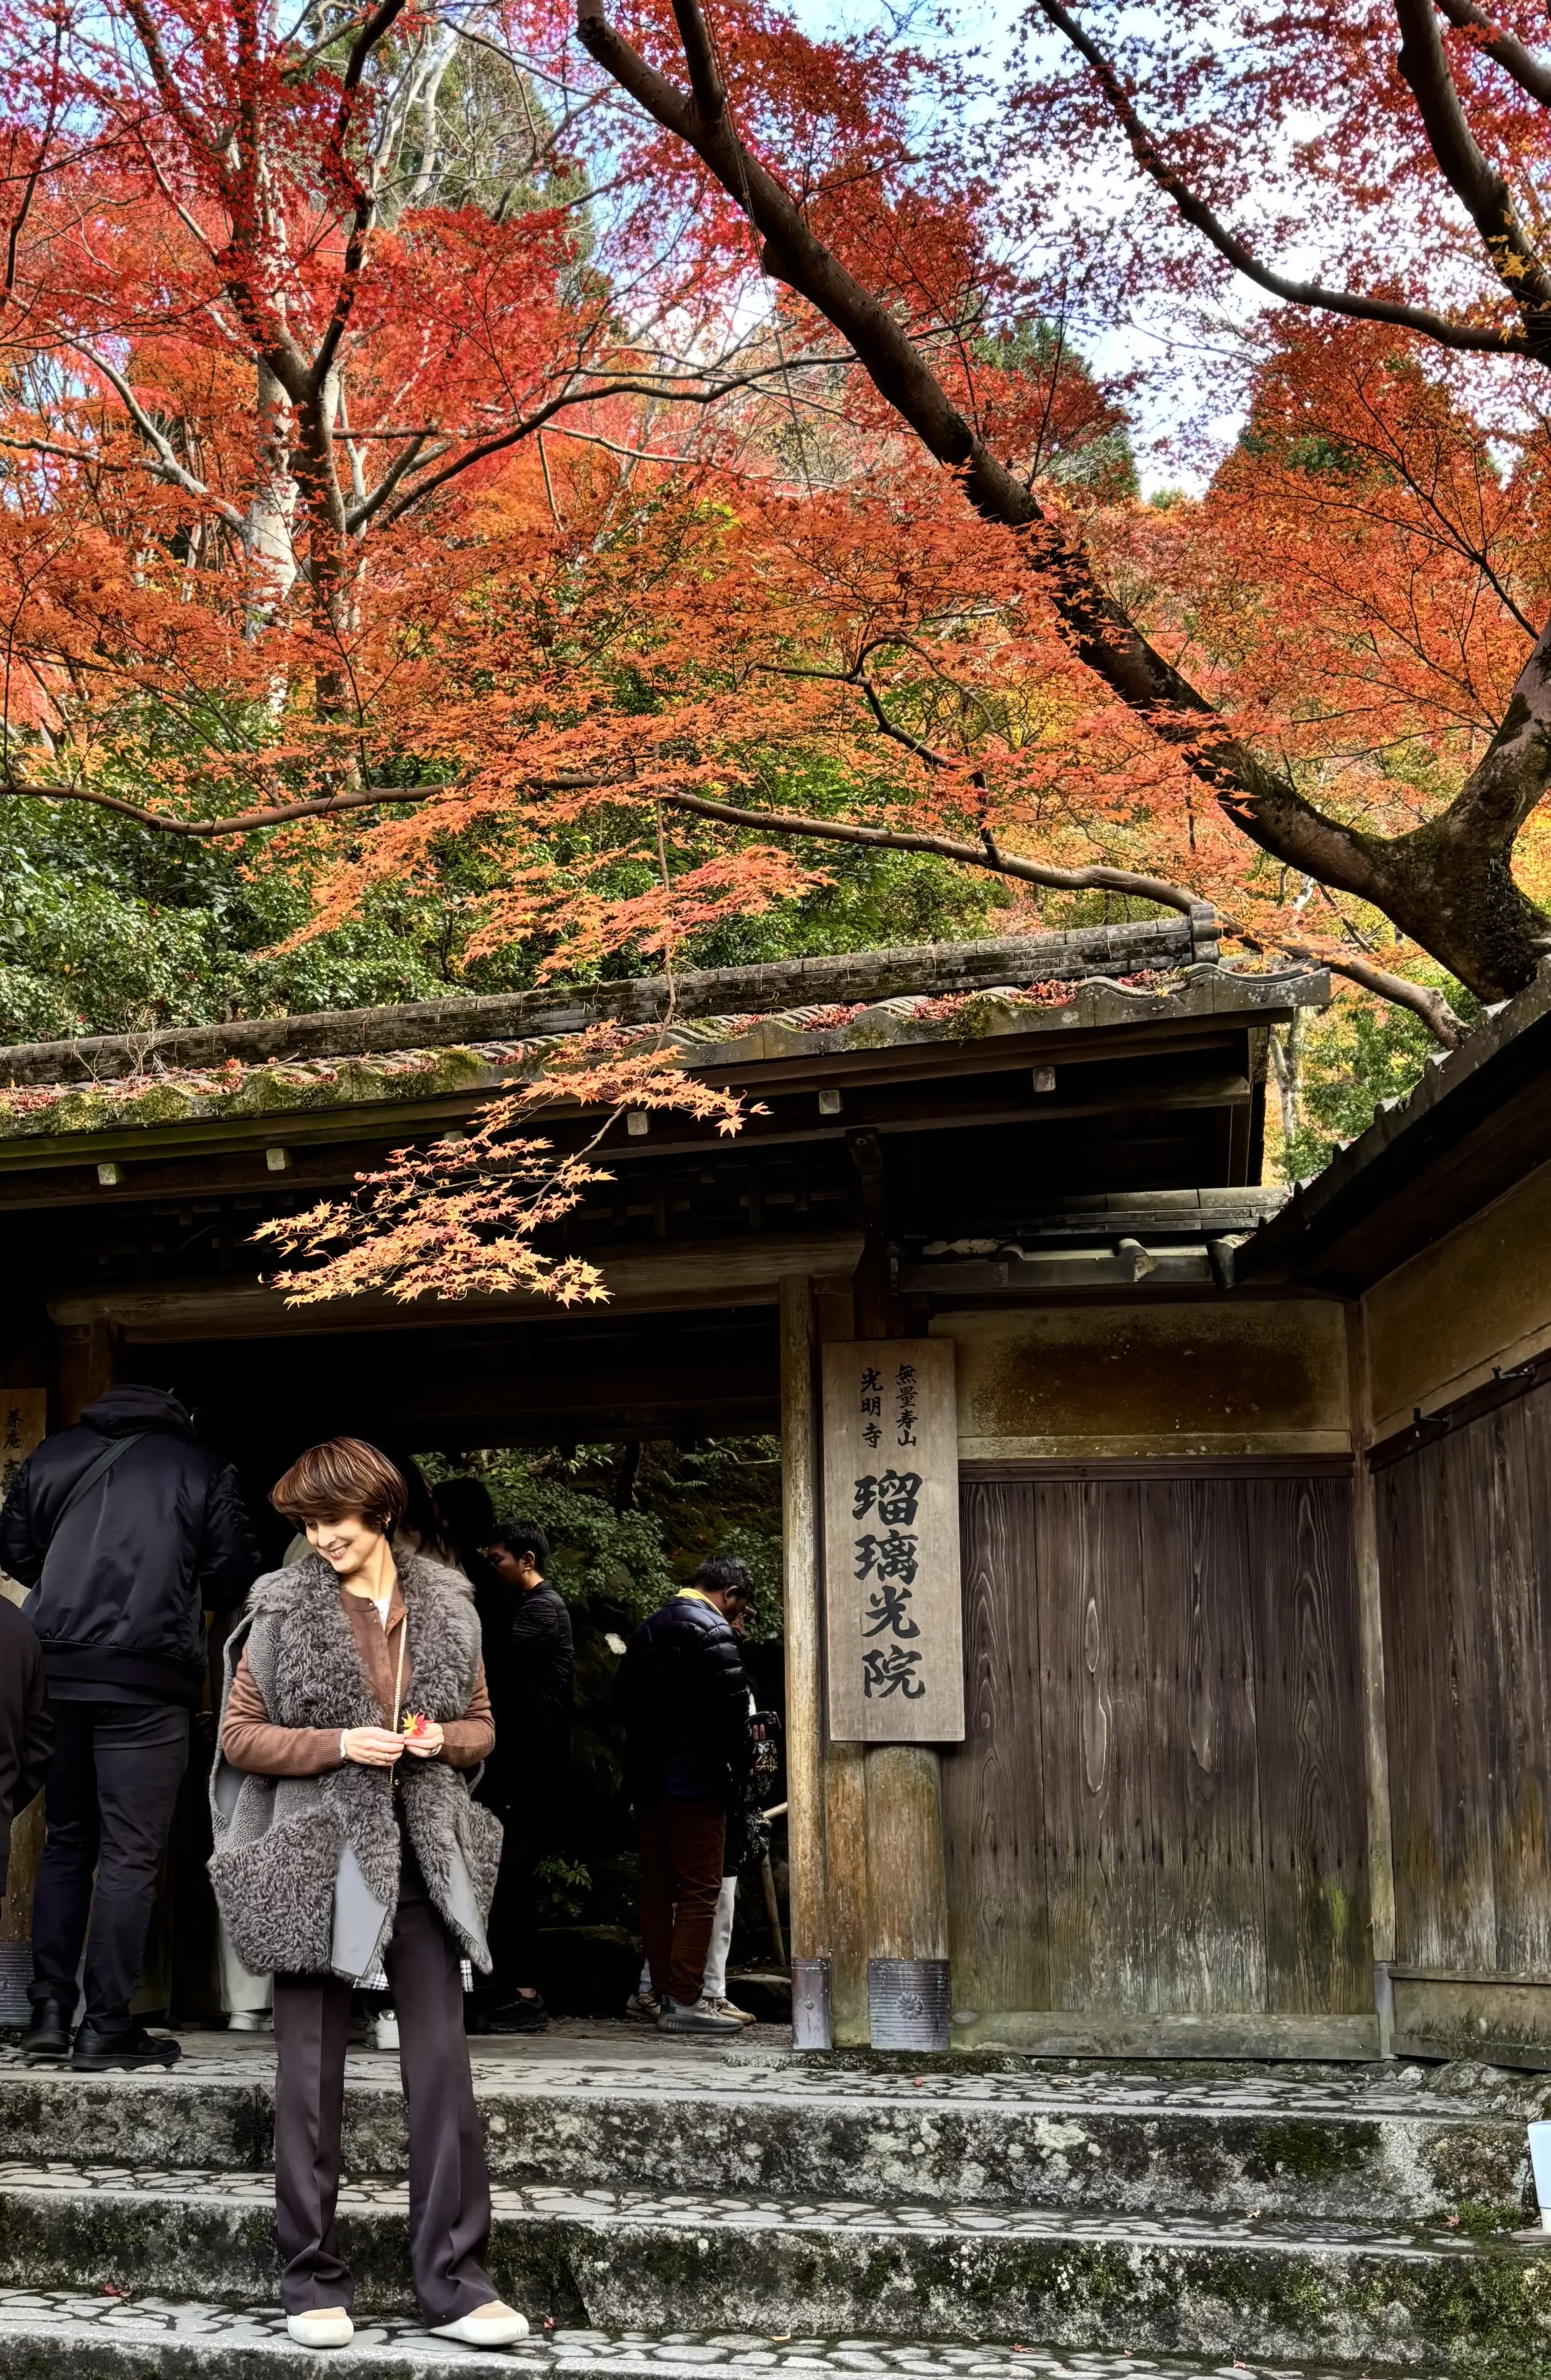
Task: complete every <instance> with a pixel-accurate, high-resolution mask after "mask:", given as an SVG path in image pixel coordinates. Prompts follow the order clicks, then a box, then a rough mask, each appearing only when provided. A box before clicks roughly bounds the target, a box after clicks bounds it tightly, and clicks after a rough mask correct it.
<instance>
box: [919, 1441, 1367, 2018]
mask: <svg viewBox="0 0 1551 2380" xmlns="http://www.w3.org/2000/svg"><path fill="white" fill-rule="evenodd" d="M1225 1468H1227V1467H1226V1466H1222V1465H1217V1466H1202V1467H1201V1468H1200V1469H1198V1470H1195V1471H1192V1470H1190V1469H1189V1468H1182V1469H1181V1471H1180V1472H1178V1473H1175V1474H1173V1475H1169V1476H1163V1477H1159V1476H1157V1475H1153V1474H1150V1473H1147V1472H1141V1471H1139V1470H1138V1469H1137V1468H1136V1467H1134V1466H1133V1467H1131V1468H1130V1469H1127V1468H1126V1467H1125V1466H1121V1465H1116V1466H1114V1468H1113V1471H1112V1473H1111V1474H1110V1475H1104V1471H1103V1467H1102V1466H1093V1465H1090V1466H1087V1471H1086V1475H1065V1476H1063V1475H1060V1472H1059V1471H1057V1470H1055V1469H1054V1468H1053V1467H1049V1466H1044V1467H1038V1468H1036V1467H1035V1466H1029V1472H1028V1475H1024V1476H1018V1475H1013V1474H1014V1470H1015V1467H1014V1466H1011V1465H1009V1466H999V1467H998V1475H994V1476H979V1477H975V1476H970V1477H968V1478H966V1481H965V1484H964V1488H963V1578H964V1631H965V1656H966V1666H967V1682H968V1706H967V1711H966V1722H967V1724H966V1737H965V1742H964V1743H963V1747H962V1748H961V1749H956V1750H954V1751H953V1752H951V1753H949V1754H947V1755H944V1759H943V1765H942V1779H943V1803H944V1812H943V1822H944V1829H945V1849H946V1852H947V1858H948V1871H949V1898H950V1903H951V1914H952V1924H953V1939H952V1961H953V1983H954V1992H955V1996H956V1997H957V1998H960V1999H963V2000H966V2001H968V2002H969V2003H970V2004H971V2005H972V2006H974V2007H975V2008H978V2009H980V2010H985V2011H990V2010H1021V2009H1026V2010H1041V2009H1044V2010H1093V2011H1100V2010H1123V2011H1127V2012H1133V2013H1136V2014H1156V2015H1160V2016H1167V2015H1175V2014H1179V2015H1196V2014H1199V2015H1210V2014H1218V2013H1228V2012H1246V2013H1258V2012H1267V2011H1269V2012H1307V2013H1311V2014H1336V2015H1339V2014H1347V2013H1361V2012H1363V2011H1364V2010H1368V2009H1369V2008H1371V2006H1372V1998H1373V1986H1372V1970H1371V1963H1370V1952H1369V1939H1368V1930H1367V1920H1368V1912H1367V1890H1366V1876H1365V1866H1366V1820H1365V1815H1364V1804H1363V1768H1362V1706H1361V1694H1360V1689H1359V1678H1358V1648H1357V1610H1356V1588H1355V1580H1354V1577H1353V1573H1352V1563H1351V1483H1350V1481H1349V1480H1348V1479H1344V1478H1341V1477H1339V1476H1328V1477H1307V1476H1291V1477H1289V1476H1280V1475H1276V1473H1275V1470H1274V1468H1273V1467H1269V1466H1268V1467H1266V1469H1265V1470H1263V1471H1261V1472H1256V1471H1255V1470H1254V1468H1253V1467H1252V1466H1248V1465H1246V1466H1243V1467H1242V1468H1241V1469H1240V1470H1239V1472H1238V1473H1237V1475H1224V1471H1225Z"/></svg>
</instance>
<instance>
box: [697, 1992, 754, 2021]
mask: <svg viewBox="0 0 1551 2380" xmlns="http://www.w3.org/2000/svg"><path fill="white" fill-rule="evenodd" d="M700 2006H701V2007H702V2008H708V2009H709V2010H711V2012H712V2014H713V2015H715V2016H735V2017H736V2018H737V2020H738V2022H739V2023H740V2024H757V2023H758V2022H759V2020H758V2018H757V2016H755V2015H753V2014H752V2013H751V2011H750V2010H747V2009H741V2008H739V2007H738V2005H737V2003H736V2001H735V2000H730V1999H729V1998H728V1997H727V1995H726V1993H725V1992H721V1993H717V1994H715V1995H713V1994H711V1993H710V1992H708V1993H707V1994H706V1996H705V1998H704V1999H703V2000H702V2001H701V2002H700Z"/></svg>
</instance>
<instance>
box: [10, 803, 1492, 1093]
mask: <svg viewBox="0 0 1551 2380" xmlns="http://www.w3.org/2000/svg"><path fill="white" fill-rule="evenodd" d="M595 783H596V785H597V787H598V790H600V791H602V792H605V793H607V792H611V791H613V792H618V793H622V794H624V793H627V792H629V791H630V790H631V789H630V788H629V787H627V786H624V785H618V786H610V785H608V784H606V783H602V782H601V781H595V780H591V779H588V778H586V777H582V776H579V775H568V776H563V777H557V778H543V779H537V780H535V782H534V783H533V785H532V786H531V787H530V788H529V790H530V791H534V792H542V791H564V792H566V793H575V792H576V791H579V790H587V789H588V787H589V786H591V785H593V784H595ZM455 790H457V788H456V787H455V785H449V784H445V783H443V784H439V785H359V786H356V787H353V788H352V789H351V790H349V791H347V792H345V793H340V794H333V795H321V796H320V797H318V798H317V799H315V800H310V801H296V802H285V803H281V804H277V805H275V806H274V807H271V808H267V809H259V810H245V811H243V812H241V813H240V814H239V815H238V816H237V817H236V818H224V819H179V818H169V817H168V816H167V814H166V813H165V811H164V810H152V809H147V808H146V807H144V806H143V805H142V804H140V803H139V802H129V801H126V800H124V799H123V798H122V796H121V795H117V794H105V793H101V792H99V791H98V790H97V788H96V787H95V786H91V785H30V784H18V783H15V782H14V781H5V780H0V799H9V798H11V797H13V796H20V797H23V798H27V799H30V800H33V801H69V802H86V803H89V804H91V805H92V806H93V807H96V808H99V809H105V810H111V811H112V812H113V813H114V814H115V816H116V817H118V818H126V819H129V820H132V821H133V822H134V824H135V825H137V826H143V827H150V828H151V829H153V830H154V831H155V832H157V833H159V834H175V835H186V836H192V837H194V838H196V839H198V840H200V841H209V840H210V839H211V838H212V837H213V836H216V835H226V834H253V833H260V832H266V831H267V830H269V829H271V828H273V827H278V826H290V825H294V824H295V823H296V822H297V820H303V819H321V818H336V817H338V816H340V815H341V813H343V812H345V811H347V810H361V809H370V808H372V807H376V806H377V805H378V804H392V803H405V804H413V803H418V802H427V801H433V800H434V799H435V798H436V796H437V795H439V794H446V793H450V792H454V791H455ZM652 799H653V801H654V802H655V803H656V804H658V805H659V806H660V809H659V814H660V810H661V809H673V810H683V811H685V812H687V813H688V814H690V815H691V816H693V817H696V818H707V819H714V820H717V821H718V822H719V823H720V824H721V825H723V826H736V827H745V828H749V829H752V831H753V832H756V833H758V834H780V835H804V836H807V837H810V838H813V839H816V840H818V841H819V842H826V843H847V844H861V845H863V846H864V847H866V848H867V849H870V850H874V851H901V852H915V853H924V854H927V855H928V856H933V857H936V858H939V859H946V860H950V861H951V862H953V863H954V864H955V865H956V866H958V867H961V868H984V869H985V870H986V871H987V872H988V874H989V875H993V876H1006V877H1012V878H1013V879H1014V880H1017V881H1018V882H1020V883H1024V884H1038V885H1042V886H1044V887H1045V888H1046V889H1047V890H1048V891H1052V892H1115V893H1119V894H1121V895H1123V896H1125V897H1126V898H1128V899H1131V900H1136V901H1154V902H1157V904H1158V905H1159V906H1160V907H1161V908H1166V909H1175V910H1178V911H1179V912H1180V913H1181V915H1182V916H1184V917H1190V916H1191V915H1192V914H1193V913H1194V914H1197V915H1198V914H1199V913H1200V912H1201V911H1202V910H1208V911H1211V912H1212V914H1213V916H1214V917H1216V920H1217V926H1218V931H1219V932H1221V933H1225V934H1231V935H1233V936H1235V938H1236V939H1237V940H1239V941H1242V942H1244V943H1246V944H1247V945H1248V946H1249V948H1250V949H1252V950H1258V951H1262V952H1273V951H1278V950H1279V951H1282V952H1284V953H1286V954H1287V955H1288V956H1289V957H1292V958H1300V959H1306V960H1312V961H1313V962H1314V963H1315V965H1319V966H1325V967H1328V968H1329V969H1330V970H1331V972H1332V973H1333V974H1336V975H1344V976H1346V977H1350V978H1351V981H1352V982H1353V983H1357V984H1361V985H1362V986H1363V989H1364V990H1368V991H1371V992H1374V993H1375V994H1376V995H1377V997H1378V998H1380V999H1382V1000H1387V1001H1390V1002H1393V1003H1394V1004H1395V1005H1396V1006H1397V1007H1400V1008H1406V1009H1409V1010H1410V1011H1411V1012H1412V1014H1413V1015H1415V1016H1419V1017H1420V1018H1421V1019H1422V1022H1423V1023H1424V1025H1425V1026H1427V1027H1428V1029H1429V1030H1430V1031H1431V1032H1432V1033H1433V1034H1434V1035H1435V1036H1436V1038H1437V1039H1438V1040H1439V1041H1440V1042H1441V1043H1442V1044H1443V1046H1444V1048H1445V1049H1446V1050H1453V1049H1457V1048H1458V1047H1459V1045H1460V1041H1461V1040H1462V1039H1463V1038H1464V1035H1465V1026H1464V1025H1463V1023H1462V1021H1461V1020H1460V1017H1458V1016H1457V1015H1456V1014H1455V1013H1454V1011H1453V1009H1452V1008H1450V1007H1449V1005H1448V1002H1447V1001H1446V1000H1445V999H1444V997H1443V994H1442V993H1441V992H1439V991H1435V990H1431V989H1430V988H1429V987H1428V986H1426V985H1424V984H1415V983H1411V982H1409V981H1408V980H1407V978H1406V977H1404V976H1400V975H1393V974H1391V973H1390V972H1389V970H1388V969H1387V968H1385V967H1380V966H1376V965H1374V964H1373V962H1372V961H1371V960H1368V959H1363V958H1349V957H1346V956H1344V955H1335V954H1332V953H1330V952H1328V951H1325V950H1321V949H1319V948H1318V947H1317V946H1315V945H1313V944H1310V943H1306V942H1295V941H1282V940H1281V939H1280V938H1279V937H1278V938H1275V939H1271V938H1267V937H1266V936H1265V935H1262V934H1259V933H1255V932H1252V931H1250V930H1248V929H1244V928H1242V927H1240V926H1238V925H1236V924H1235V923H1234V921H1233V920H1232V919H1231V918H1230V917H1222V916H1221V914H1220V913H1219V912H1218V911H1217V910H1216V908H1215V906H1214V905H1213V904H1212V903H1211V902H1209V901H1203V900H1202V898H1201V897H1200V895H1199V894H1198V893H1195V892H1191V891H1189V890H1188V888H1187V887H1185V886H1184V885H1181V884H1170V883H1169V882H1168V881H1167V880H1166V879H1165V878H1163V877H1160V876H1144V875H1141V874H1139V873H1137V872H1135V871H1134V870H1133V869H1131V868H1108V867H1102V866H1095V867H1092V868H1054V867H1050V866H1048V864H1047V863H1046V862H1044V861H1043V860H1037V859H1024V858H1023V857H1021V856H1018V855H1016V854H1012V853H1008V852H1004V851H1002V850H1001V849H1000V846H999V845H998V844H996V842H995V841H994V840H993V839H992V837H991V835H990V834H989V832H988V833H987V834H986V835H985V836H984V837H983V839H982V841H981V842H980V843H978V844H973V843H956V842H953V841H952V840H951V838H950V837H948V836H946V835H937V834H911V833H907V832H902V831H900V830H897V829H895V828H892V827H876V826H857V825H853V824H851V823H850V822H848V821H846V820H841V819H814V818H805V817H803V816H802V815H801V814H800V813H798V812H796V811H792V810H756V809H745V808H744V807H741V806H739V805H738V804H736V803H733V802H719V801H715V800H712V799H711V798H710V797H709V795H703V794H689V793H657V794H654V795H652Z"/></svg>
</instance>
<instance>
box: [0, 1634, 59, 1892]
mask: <svg viewBox="0 0 1551 2380" xmlns="http://www.w3.org/2000/svg"><path fill="white" fill-rule="evenodd" d="M53 1749H54V1720H53V1718H52V1716H51V1715H50V1711H49V1706H48V1687H47V1685H46V1683H45V1682H44V1679H43V1657H42V1652H41V1651H40V1650H39V1646H38V1640H37V1638H36V1636H35V1635H34V1634H33V1633H32V1630H31V1628H30V1626H29V1624H28V1622H27V1621H25V1620H24V1619H23V1618H22V1616H21V1613H20V1612H19V1611H18V1609H17V1608H16V1605H15V1604H14V1603H12V1602H10V1601H9V1600H8V1599H7V1598H6V1597H5V1596H3V1595H0V1900H4V1899H5V1897H6V1875H7V1872H8V1870H9V1867H10V1862H11V1821H12V1819H13V1818H18V1817H19V1816H20V1815H21V1813H22V1812H23V1810H25V1809H26V1807H27V1804H28V1803H29V1802H30V1801H31V1799H32V1797H33V1795H34V1794H35V1793H36V1792H37V1791H39V1789H40V1788H41V1786H42V1781H43V1779H44V1776H45V1775H46V1774H47V1770H48V1760H49V1754H50V1753H51V1752H52V1751H53Z"/></svg>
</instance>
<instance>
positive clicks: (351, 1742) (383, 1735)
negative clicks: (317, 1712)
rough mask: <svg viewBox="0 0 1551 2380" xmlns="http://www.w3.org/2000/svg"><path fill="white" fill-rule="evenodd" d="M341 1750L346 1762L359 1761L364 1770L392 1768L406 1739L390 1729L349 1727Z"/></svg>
mask: <svg viewBox="0 0 1551 2380" xmlns="http://www.w3.org/2000/svg"><path fill="white" fill-rule="evenodd" d="M438 1731H439V1732H440V1730H438ZM339 1748H340V1750H341V1752H343V1753H344V1755H345V1759H346V1760H355V1761H358V1762H359V1764H360V1766H361V1767H363V1768H392V1767H394V1764H395V1763H396V1761H397V1760H398V1757H399V1755H400V1754H401V1753H402V1752H403V1750H404V1739H403V1738H402V1736H397V1735H395V1734H394V1731H393V1730H392V1728H390V1727H347V1728H346V1729H345V1732H344V1734H343V1735H342V1736H341V1737H340V1740H339Z"/></svg>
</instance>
